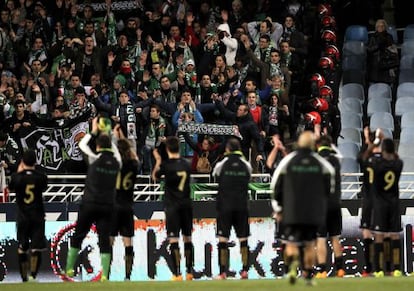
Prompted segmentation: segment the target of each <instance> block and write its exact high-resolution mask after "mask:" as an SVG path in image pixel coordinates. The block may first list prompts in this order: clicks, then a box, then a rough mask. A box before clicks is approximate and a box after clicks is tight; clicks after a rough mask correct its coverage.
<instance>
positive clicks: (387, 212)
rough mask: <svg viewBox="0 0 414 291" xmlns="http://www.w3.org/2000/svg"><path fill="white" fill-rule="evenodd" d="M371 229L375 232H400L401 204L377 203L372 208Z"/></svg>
mask: <svg viewBox="0 0 414 291" xmlns="http://www.w3.org/2000/svg"><path fill="white" fill-rule="evenodd" d="M371 230H372V231H374V232H400V231H401V230H402V228H401V215H400V209H399V204H389V203H375V204H374V209H373V210H372V224H371Z"/></svg>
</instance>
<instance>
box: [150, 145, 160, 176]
mask: <svg viewBox="0 0 414 291" xmlns="http://www.w3.org/2000/svg"><path fill="white" fill-rule="evenodd" d="M152 154H153V156H154V159H155V165H154V169H153V170H152V174H151V177H152V179H153V180H154V181H157V180H158V179H159V178H160V177H161V171H160V169H161V161H162V158H161V155H160V153H159V152H158V150H157V149H154V150H153V151H152Z"/></svg>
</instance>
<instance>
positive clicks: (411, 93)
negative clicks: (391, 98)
mask: <svg viewBox="0 0 414 291" xmlns="http://www.w3.org/2000/svg"><path fill="white" fill-rule="evenodd" d="M400 97H414V82H403V83H399V84H398V87H397V99H398V98H400Z"/></svg>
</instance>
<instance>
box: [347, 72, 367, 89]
mask: <svg viewBox="0 0 414 291" xmlns="http://www.w3.org/2000/svg"><path fill="white" fill-rule="evenodd" d="M349 83H357V84H361V85H362V86H365V83H366V72H365V71H360V70H347V71H343V72H342V84H343V85H345V84H349Z"/></svg>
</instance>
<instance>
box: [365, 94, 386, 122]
mask: <svg viewBox="0 0 414 291" xmlns="http://www.w3.org/2000/svg"><path fill="white" fill-rule="evenodd" d="M375 112H388V113H391V100H390V99H385V98H371V99H368V105H367V115H368V117H371V116H372V114H374V113H375Z"/></svg>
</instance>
